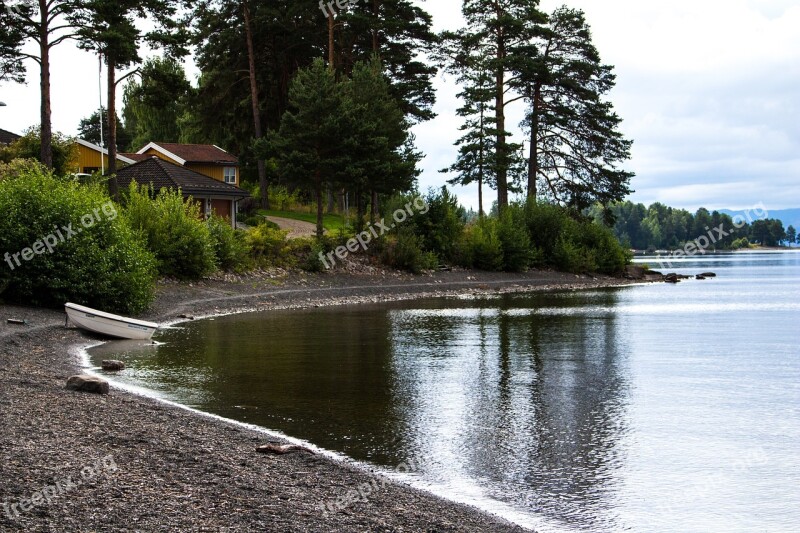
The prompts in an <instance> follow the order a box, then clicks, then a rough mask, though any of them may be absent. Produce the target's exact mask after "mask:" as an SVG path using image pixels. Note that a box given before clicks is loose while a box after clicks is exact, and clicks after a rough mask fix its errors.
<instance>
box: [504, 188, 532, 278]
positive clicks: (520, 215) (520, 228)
mask: <svg viewBox="0 0 800 533" xmlns="http://www.w3.org/2000/svg"><path fill="white" fill-rule="evenodd" d="M497 236H498V238H499V239H500V247H501V249H502V251H503V270H505V271H507V272H524V271H525V270H527V269H528V267H529V266H531V263H532V262H533V261H534V259H535V258H536V256H537V255H538V253H537V250H535V249H533V248H532V247H531V239H530V236H529V235H528V231H527V228H526V226H525V210H524V208H523V207H522V206H520V205H518V204H511V205H509V206H508V208H507V209H505V210H504V211H503V212H502V213H501V214H500V218H499V220H498V227H497Z"/></svg>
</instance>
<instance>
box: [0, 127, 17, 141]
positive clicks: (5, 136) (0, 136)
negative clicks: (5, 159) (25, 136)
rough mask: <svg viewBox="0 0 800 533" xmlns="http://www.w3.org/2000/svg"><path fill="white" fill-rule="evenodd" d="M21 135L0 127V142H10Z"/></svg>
mask: <svg viewBox="0 0 800 533" xmlns="http://www.w3.org/2000/svg"><path fill="white" fill-rule="evenodd" d="M20 137H21V136H20V135H17V134H16V133H11V132H10V131H6V130H4V129H2V128H0V144H11V143H13V142H14V141H16V140H17V139H19V138H20Z"/></svg>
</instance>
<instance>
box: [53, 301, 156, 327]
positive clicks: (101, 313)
mask: <svg viewBox="0 0 800 533" xmlns="http://www.w3.org/2000/svg"><path fill="white" fill-rule="evenodd" d="M64 307H65V308H66V309H72V310H74V311H78V312H81V313H89V314H92V315H95V316H97V317H99V318H105V319H106V320H112V321H114V322H122V323H124V324H134V325H136V326H143V327H147V328H152V329H158V327H159V326H158V324H157V323H155V322H147V321H145V320H137V319H135V318H127V317H124V316H121V315H114V314H112V313H106V312H105V311H98V310H97V309H92V308H91V307H86V306H83V305H78V304H73V303H66V304H64ZM67 314H69V313H67Z"/></svg>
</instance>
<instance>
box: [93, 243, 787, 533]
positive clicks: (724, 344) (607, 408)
mask: <svg viewBox="0 0 800 533" xmlns="http://www.w3.org/2000/svg"><path fill="white" fill-rule="evenodd" d="M648 262H649V263H650V264H651V266H653V267H655V266H657V261H654V260H652V259H651V260H648ZM673 267H677V268H672V269H671V270H674V271H677V272H683V273H691V274H696V273H699V272H704V271H708V270H711V271H714V272H716V273H717V274H719V277H717V278H716V279H713V280H708V281H695V280H691V281H686V282H683V283H680V284H678V285H667V284H656V285H647V286H635V287H627V288H622V289H608V290H598V291H591V292H580V291H578V292H563V293H555V294H539V295H506V296H497V297H488V298H450V299H435V300H423V301H414V302H402V303H393V304H385V305H370V306H348V307H332V308H321V309H314V310H306V311H279V312H267V313H259V314H248V315H239V316H232V317H224V318H217V319H215V320H208V321H198V322H193V323H188V324H182V325H181V326H180V327H178V328H177V329H168V330H165V331H163V332H161V333H159V335H158V340H159V341H161V342H163V343H165V344H163V345H161V346H158V347H154V348H149V349H145V350H141V349H135V350H134V349H130V350H129V349H128V348H127V346H126V345H124V344H117V343H111V344H109V345H106V346H104V347H102V348H100V349H99V350H96V351H93V353H92V357H93V358H94V360H95V362H98V361H99V359H102V358H108V357H109V353H111V354H113V355H115V356H119V357H123V358H124V359H125V360H126V361H127V363H128V365H129V370H126V371H125V372H124V373H122V374H121V375H120V376H119V378H118V379H119V380H120V381H124V382H126V383H128V384H131V385H138V386H142V387H146V388H149V389H151V390H153V391H155V392H156V393H157V394H158V395H160V396H162V397H166V398H169V399H172V400H176V401H179V402H182V403H185V404H187V405H190V406H192V407H196V408H198V409H202V410H205V411H209V412H213V413H216V414H219V415H222V416H226V417H230V418H233V419H237V420H241V421H245V422H250V423H254V424H258V425H261V426H264V427H267V428H271V429H276V430H280V431H282V432H284V433H286V434H289V435H292V436H295V437H298V438H302V439H306V440H308V441H311V442H313V443H314V444H316V445H318V446H321V447H324V448H328V449H331V450H335V451H338V452H341V453H344V454H347V455H349V456H351V457H353V458H355V459H358V460H363V461H367V462H370V463H374V464H378V465H383V466H386V467H389V468H391V467H394V466H396V465H399V464H401V463H413V464H414V465H415V471H414V473H413V476H414V479H415V480H416V482H417V483H418V484H424V485H426V486H429V487H430V488H432V489H433V490H435V491H437V492H440V493H445V494H448V495H450V496H451V497H453V498H455V499H458V500H461V501H471V502H474V503H477V504H479V505H480V506H482V507H484V508H486V509H491V510H494V511H496V512H499V513H501V514H503V515H505V516H508V517H511V518H513V519H515V520H516V521H518V522H520V523H522V524H523V525H528V526H533V527H536V528H537V529H538V530H540V531H562V530H563V531H592V532H594V531H674V532H695V531H696V532H707V531H770V532H772V531H798V530H800V344H799V343H800V335H799V333H798V332H800V253H747V254H734V255H718V256H713V257H710V258H700V259H694V260H687V261H683V262H681V263H676V264H675V265H673Z"/></svg>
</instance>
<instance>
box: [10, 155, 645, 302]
mask: <svg viewBox="0 0 800 533" xmlns="http://www.w3.org/2000/svg"><path fill="white" fill-rule="evenodd" d="M376 207H377V206H376ZM380 207H381V208H380V209H379V210H378V212H379V213H380V214H382V216H380V215H378V216H372V218H371V219H368V218H367V217H366V216H365V218H363V219H356V220H354V221H352V224H348V225H341V226H339V228H338V230H337V231H335V232H329V234H326V235H319V236H317V237H316V238H298V239H288V238H287V234H286V232H285V231H281V230H280V229H278V228H276V227H275V225H274V224H272V223H270V222H268V221H266V220H265V219H263V218H262V219H258V218H257V217H256V219H255V222H257V225H256V226H255V227H251V228H248V229H245V230H235V229H233V228H232V227H231V225H230V224H229V223H228V222H227V221H225V220H222V219H219V218H216V217H213V216H212V217H210V218H209V219H207V220H202V218H201V216H200V212H199V207H198V206H197V204H196V203H194V202H191V201H187V200H185V199H184V197H183V195H182V194H181V192H180V191H177V190H174V191H169V190H166V189H164V190H160V191H155V190H153V189H152V188H149V187H140V186H137V185H136V184H135V183H134V184H132V185H131V187H130V188H129V189H128V190H125V191H122V192H121V194H120V196H119V198H116V199H115V200H112V199H111V198H110V197H109V196H108V193H107V192H106V188H105V186H104V184H102V183H101V182H100V181H98V182H97V183H88V184H83V183H78V182H77V181H75V180H74V179H71V178H68V177H60V176H57V175H55V174H53V172H52V171H51V170H48V169H46V168H45V167H43V166H42V165H40V164H39V163H37V162H35V161H30V160H14V161H12V162H11V163H10V164H8V165H0V210H2V212H3V213H4V215H5V216H4V217H3V218H2V219H0V251H1V252H2V255H3V261H4V263H5V264H4V265H2V266H3V268H2V269H0V289H4V294H3V297H4V298H5V299H6V301H9V302H13V303H25V304H34V305H42V306H51V307H58V306H60V305H62V304H63V303H64V302H66V301H72V302H74V303H78V304H84V305H89V306H91V307H95V308H101V309H104V310H107V311H112V312H119V313H123V314H136V313H140V312H142V311H144V310H145V309H146V308H147V307H148V306H149V305H150V304H151V303H152V301H153V298H154V296H155V292H154V287H155V283H156V280H157V279H159V278H163V277H170V278H177V279H181V280H200V279H203V278H204V277H207V276H210V275H212V274H214V273H216V272H228V273H234V274H241V273H247V272H252V271H254V270H259V269H265V268H276V267H280V268H289V269H292V268H294V269H302V270H305V271H309V272H315V271H316V272H319V271H323V270H328V269H334V270H336V269H337V268H340V267H341V266H342V264H343V263H344V259H345V257H347V256H350V255H353V256H358V257H359V260H360V261H361V262H365V263H367V264H369V265H372V266H374V267H382V266H388V267H391V268H395V269H398V270H403V271H407V272H412V273H417V274H419V273H422V272H428V271H433V270H440V269H446V268H453V267H461V268H471V269H478V270H483V271H490V272H501V271H502V272H525V271H527V270H529V269H531V268H546V269H554V270H558V271H562V272H570V273H578V274H583V273H600V274H621V273H622V272H623V270H624V268H625V266H626V264H627V263H628V262H629V260H630V254H629V252H628V251H627V250H625V249H624V247H623V246H622V245H621V244H620V242H619V241H618V240H617V239H616V238H615V237H614V235H613V233H612V232H611V230H610V229H609V228H608V227H606V226H604V225H602V224H600V223H598V222H596V221H594V220H592V219H591V218H589V217H588V216H584V215H582V214H581V213H579V212H575V211H572V210H570V209H568V208H565V207H561V206H558V205H552V204H547V203H538V202H534V201H530V202H527V203H518V204H511V205H509V206H507V207H506V208H505V209H504V210H503V211H502V212H501V213H500V214H491V215H486V216H477V215H474V214H472V215H471V214H469V213H468V212H467V211H465V209H464V208H463V207H461V206H459V204H458V201H457V199H456V198H455V197H454V196H452V195H451V194H449V193H448V191H447V189H446V188H442V189H441V190H438V191H437V190H430V191H428V193H427V194H426V195H424V196H423V195H419V194H397V195H394V196H391V197H388V198H387V199H386V200H385V201H384V203H383V205H381V206H380ZM250 218H252V217H250ZM250 218H248V220H250Z"/></svg>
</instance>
